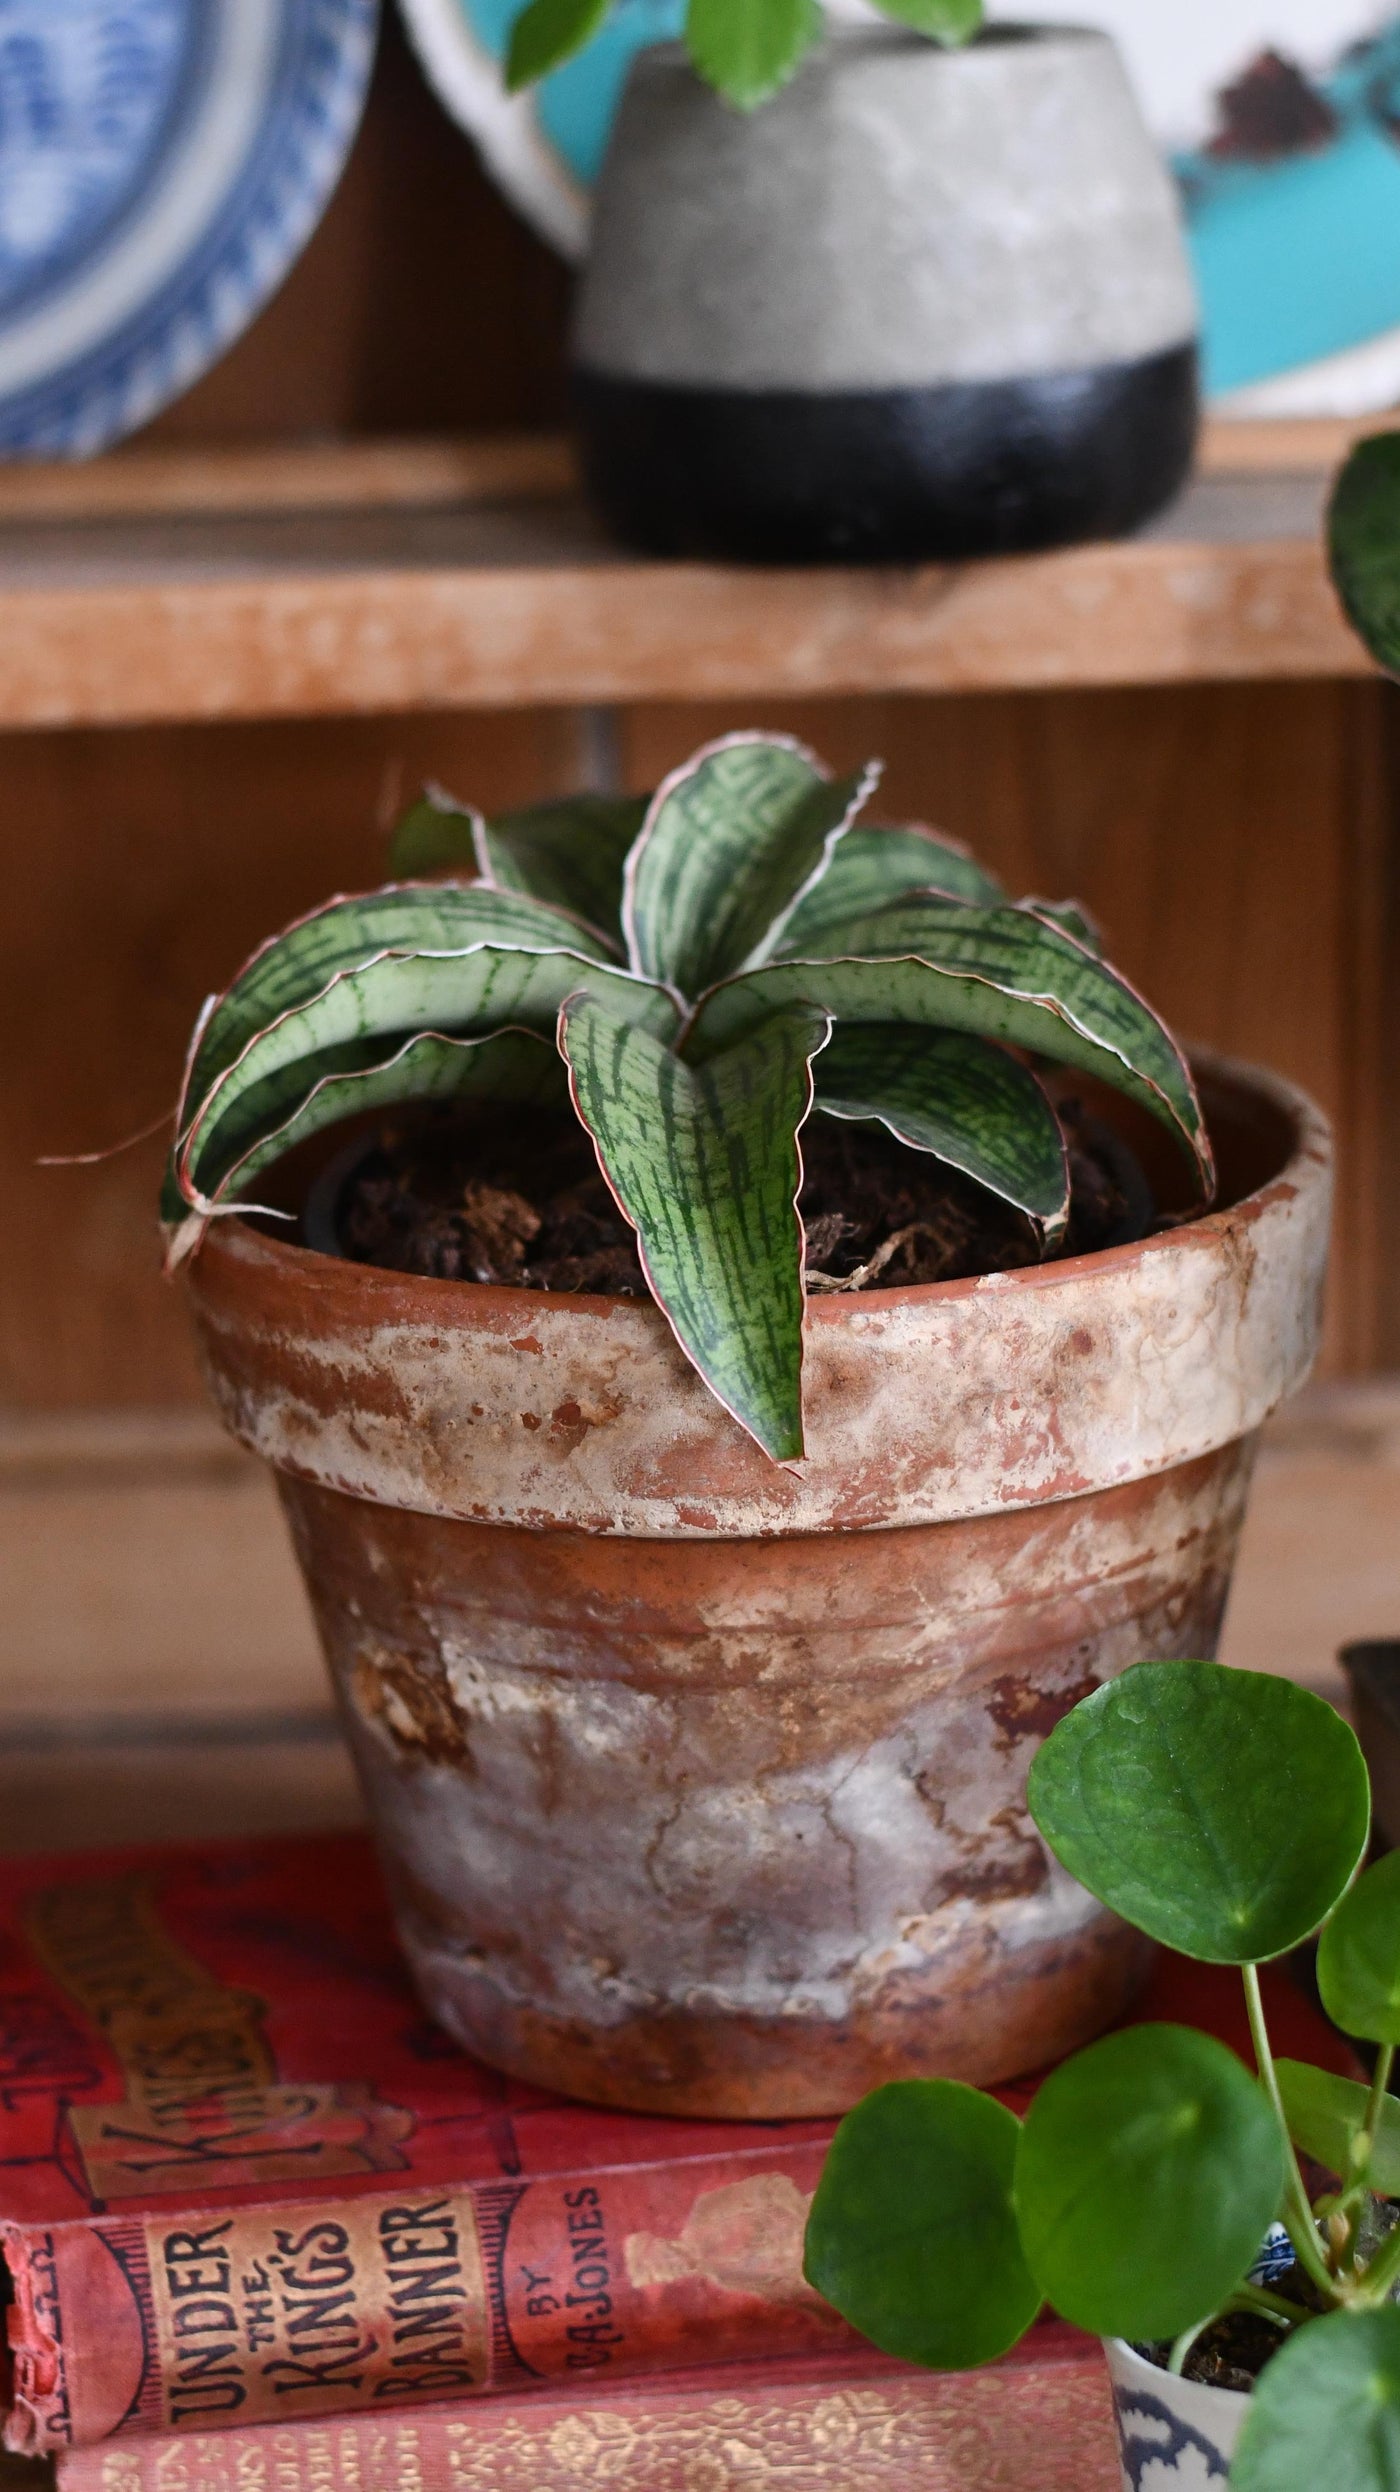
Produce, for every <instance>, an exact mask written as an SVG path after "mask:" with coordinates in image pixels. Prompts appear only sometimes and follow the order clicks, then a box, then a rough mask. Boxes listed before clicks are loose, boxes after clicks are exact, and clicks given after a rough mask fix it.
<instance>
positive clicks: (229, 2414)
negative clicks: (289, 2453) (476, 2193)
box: [145, 2189, 490, 2431]
mask: <svg viewBox="0 0 1400 2492" xmlns="http://www.w3.org/2000/svg"><path fill="white" fill-rule="evenodd" d="M145 2235H146V2255H147V2259H148V2262H149V2267H150V2275H151V2284H152V2291H153V2298H154V2303H155V2314H156V2335H157V2343H158V2351H159V2361H160V2371H161V2377H162V2381H163V2383H164V2395H165V2417H164V2420H165V2422H166V2424H167V2426H168V2427H169V2428H170V2429H172V2430H178V2431H191V2430H195V2431H197V2430H199V2429H200V2428H201V2427H208V2426H211V2425H213V2426H222V2425H227V2424H229V2423H235V2422H236V2423H265V2422H288V2421H299V2420H300V2419H301V2418H302V2417H303V2416H306V2415H316V2414H324V2413H326V2412H328V2411H330V2410H331V2409H348V2410H352V2411H354V2410H358V2411H362V2412H363V2411H369V2412H375V2413H379V2414H382V2415H384V2416H385V2417H386V2419H387V2418H391V2417H392V2416H394V2415H395V2414H396V2413H398V2412H400V2411H401V2410H402V2409H403V2408H405V2407H408V2406H413V2405H418V2404H421V2403H422V2402H423V2401H424V2400H425V2399H429V2398H434V2397H468V2396H472V2395H474V2394H476V2393H477V2392H478V2391H479V2390H481V2389H483V2388H485V2387H487V2386H488V2385H489V2364H490V2314H489V2310H488V2306H487V2291H486V2276H485V2270H484V2268H483V2265H482V2257H481V2246H480V2242H479V2239H478V2236H477V2227H476V2214H475V2210H474V2208H473V2205H472V2201H471V2198H470V2196H469V2195H468V2194H467V2193H466V2192H465V2191H460V2192H459V2191H452V2190H421V2189H420V2190H415V2191H413V2192H411V2193H407V2192H406V2193H405V2195H404V2198H403V2200H402V2201H401V2202H400V2203H398V2204H394V2203H391V2202H388V2201H386V2200H385V2199H383V2198H364V2199H352V2200H349V2201H340V2202H334V2201H327V2200H322V2201H319V2202H312V2203H311V2204H308V2205H304V2206H282V2207H253V2208H243V2207H240V2208H236V2209H230V2210H226V2211H224V2212H213V2213H207V2214H202V2215H195V2216H182V2217H181V2218H179V2220H178V2221H177V2220H173V2219H172V2220H171V2221H169V2222H162V2221H160V2220H159V2219H157V2218H151V2219H149V2220H148V2221H147V2223H146V2226H145Z"/></svg>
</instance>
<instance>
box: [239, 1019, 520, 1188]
mask: <svg viewBox="0 0 1400 2492" xmlns="http://www.w3.org/2000/svg"><path fill="white" fill-rule="evenodd" d="M406 1099H452V1100H456V1101H458V1102H460V1101H463V1100H467V1099H497V1100H505V1101H508V1102H509V1103H510V1104H511V1105H513V1106H518V1107H532V1108H559V1107H567V1105H568V1084H567V1080H566V1078H565V1074H564V1068H563V1066H562V1065H561V1063H560V1061H559V1056H558V1051H557V1050H556V1049H555V1048H554V1047H552V1046H551V1045H550V1044H549V1041H548V1039H547V1038H545V1037H543V1036H542V1035H540V1034H538V1033H536V1032H534V1031H530V1030H509V1029H507V1030H498V1031H496V1032H495V1033H494V1034H493V1035H492V1036H491V1037H490V1038H443V1037H442V1036H440V1035H439V1034H438V1033H437V1032H436V1031H424V1032H422V1033H421V1034H420V1035H419V1036H418V1037H417V1038H408V1039H405V1040H404V1041H403V1043H402V1045H401V1046H399V1047H396V1048H395V1049H394V1050H393V1052H392V1053H391V1054H389V1055H384V1054H383V1052H382V1050H380V1051H379V1052H378V1053H377V1056H376V1059H375V1060H374V1061H373V1062H371V1063H368V1064H365V1065H363V1066H359V1067H356V1068H353V1069H348V1070H346V1071H344V1072H327V1073H323V1074H322V1075H320V1076H319V1077H318V1079H317V1080H315V1081H314V1082H313V1083H312V1086H311V1088H310V1089H309V1090H308V1091H307V1093H306V1095H305V1097H304V1098H303V1099H302V1100H301V1101H300V1103H299V1104H298V1106H297V1107H296V1108H295V1109H294V1110H293V1112H292V1114H291V1115H290V1116H289V1117H288V1118H287V1119H286V1120H285V1122H284V1123H283V1124H281V1125H279V1126H278V1127H277V1128H276V1130H275V1131H274V1132H272V1133H270V1134H268V1135H266V1136H265V1137H264V1139H263V1140H262V1141H261V1142H258V1143H256V1144H255V1145H254V1146H253V1148H252V1150H251V1151H250V1152H248V1154H247V1155H246V1157H245V1158H243V1159H241V1160H239V1161H237V1162H236V1163H235V1165H234V1166H233V1167H232V1168H231V1169H230V1170H229V1172H228V1174H227V1176H226V1177H225V1178H224V1179H223V1181H222V1183H221V1184H220V1186H219V1189H218V1195H219V1200H220V1201H228V1200H230V1199H233V1198H236V1197H238V1196H243V1195H246V1194H247V1192H248V1190H249V1188H250V1186H252V1185H253V1184H254V1183H255V1181H256V1179H257V1178H258V1177H260V1176H261V1174H262V1172H263V1170H264V1169H265V1168H267V1167H270V1166H271V1164H272V1162H273V1161H274V1160H278V1159H280V1158H281V1156H282V1154H283V1152H284V1151H290V1150H291V1149H292V1147H293V1145H294V1144H296V1143H298V1142H305V1141H307V1140H308V1139H309V1137H310V1136H311V1135H312V1134H315V1133H320V1132H322V1131H323V1130H324V1129H325V1127H326V1126H328V1125H336V1124H339V1122H340V1120H341V1118H342V1117H346V1116H356V1115H360V1114H362V1113H363V1111H364V1110H365V1109H366V1108H377V1107H397V1106H398V1105H399V1104H400V1103H401V1102H402V1101H404V1100H406Z"/></svg>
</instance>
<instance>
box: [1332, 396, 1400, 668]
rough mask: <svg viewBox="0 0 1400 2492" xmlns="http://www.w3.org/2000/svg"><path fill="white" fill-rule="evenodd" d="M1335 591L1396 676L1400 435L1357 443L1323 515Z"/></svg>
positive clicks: (1399, 656) (1399, 650)
mask: <svg viewBox="0 0 1400 2492" xmlns="http://www.w3.org/2000/svg"><path fill="white" fill-rule="evenodd" d="M1327 534H1328V544H1329V551H1330V553H1331V558H1332V577H1333V579H1334V581H1335V582H1336V586H1337V593H1338V595H1339V596H1340V598H1341V601H1342V604H1343V605H1344V607H1345V608H1346V611H1347V615H1348V618H1349V619H1350V621H1351V622H1352V623H1353V624H1354V625H1355V627H1356V629H1357V631H1358V632H1359V633H1360V635H1361V637H1362V639H1363V640H1364V641H1365V643H1366V646H1367V648H1368V649H1369V650H1370V652H1371V655H1372V657H1373V658H1374V659H1375V660H1376V662H1377V664H1378V665H1380V666H1384V667H1385V668H1387V669H1388V671H1389V672H1390V673H1391V674H1392V675H1394V674H1400V433H1374V434H1373V435H1372V436H1371V438H1370V440H1369V441H1360V442H1358V443H1357V445H1356V448H1355V449H1354V450H1353V451H1352V453H1351V456H1350V458H1349V459H1348V460H1347V462H1346V465H1345V466H1344V467H1343V469H1342V472H1341V474H1340V476H1339V477H1338V479H1337V482H1336V485H1335V487H1334V489H1333V494H1332V503H1331V508H1330V510H1329V512H1328V515H1327Z"/></svg>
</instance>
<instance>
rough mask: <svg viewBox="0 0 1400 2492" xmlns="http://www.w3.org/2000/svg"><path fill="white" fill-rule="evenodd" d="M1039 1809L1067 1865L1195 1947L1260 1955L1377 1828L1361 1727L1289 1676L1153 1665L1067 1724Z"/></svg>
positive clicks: (1311, 1905)
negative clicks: (1372, 1817)
mask: <svg viewBox="0 0 1400 2492" xmlns="http://www.w3.org/2000/svg"><path fill="white" fill-rule="evenodd" d="M1029 1797H1030V1807H1031V1814H1032V1816H1033V1817H1034V1819H1035V1821H1036V1824H1037V1825H1038V1826H1039V1828H1040V1831H1041V1833H1042V1834H1043V1835H1044V1837H1045V1840H1046V1842H1047V1843H1048V1844H1049V1845H1050V1848H1051V1850H1052V1851H1053V1852H1054V1853H1055V1854H1056V1856H1057V1857H1058V1858H1059V1859H1060V1860H1061V1861H1062V1862H1063V1864H1064V1866H1065V1868H1066V1869H1068V1870H1069V1872H1070V1874H1071V1876H1073V1877H1076V1878H1078V1879H1079V1881H1080V1883H1081V1885H1083V1886H1087V1887H1088V1889H1089V1891H1090V1893H1091V1894H1094V1895H1097V1896H1098V1898H1099V1900H1100V1902H1102V1903H1105V1904H1107V1905H1108V1907H1109V1909H1110V1910H1111V1911H1113V1912H1117V1913H1120V1914H1121V1915H1122V1917H1123V1919H1124V1920H1125V1921H1132V1922H1134V1923H1135V1924H1136V1925H1137V1927H1138V1928H1139V1929H1141V1930H1145V1931H1146V1932H1147V1933H1148V1935H1149V1936H1150V1937H1152V1938H1157V1939H1160V1940H1161V1941H1162V1942H1163V1944H1164V1945H1166V1946H1168V1947H1176V1948H1178V1949H1179V1950H1180V1952H1181V1953H1182V1954H1183V1955H1189V1956H1196V1957H1198V1958H1200V1959H1202V1960H1203V1961H1204V1962H1206V1963H1211V1964H1250V1963H1257V1962H1261V1961H1263V1960H1264V1959H1265V1958H1267V1957H1269V1956H1276V1955H1282V1954H1284V1953H1285V1952H1286V1950H1287V1949H1288V1948H1290V1947H1296V1946H1297V1945H1299V1944H1300V1942H1301V1941H1302V1940H1303V1939H1305V1938H1306V1937H1308V1936H1309V1934H1310V1933H1311V1932H1312V1931H1313V1930H1315V1929H1316V1928H1317V1926H1318V1924H1319V1923H1320V1922H1321V1921H1324V1920H1325V1919H1326V1918H1327V1915H1328V1913H1329V1912H1330V1911H1331V1910H1332V1908H1333V1906H1334V1905H1335V1904H1336V1903H1337V1901H1338V1899H1339V1897H1340V1896H1341V1895H1343V1894H1344V1893H1345V1891H1346V1888H1347V1885H1348V1884H1349V1882H1350V1880H1351V1878H1352V1877H1353V1875H1354V1874H1355V1871H1356V1868H1357V1865H1358V1863H1359V1862H1360V1861H1361V1859H1362V1858H1363V1857H1364V1854H1365V1851H1366V1844H1367V1839H1368V1836H1369V1833H1370V1811H1371V1798H1370V1785H1369V1783H1368V1781H1367V1776H1366V1767H1365V1764H1364V1762H1363V1760H1362V1755H1361V1750H1360V1748H1359V1747H1358V1746H1357V1742H1356V1736H1355V1733H1354V1732H1353V1731H1352V1730H1351V1729H1350V1728H1349V1727H1348V1725H1347V1724H1346V1723H1345V1722H1344V1721H1343V1720H1342V1719H1341V1716H1340V1715H1339V1714H1337V1713H1334V1712H1333V1710H1332V1707H1331V1706H1330V1705H1329V1704H1326V1703H1324V1701H1323V1699H1322V1698H1321V1697H1320V1696H1314V1695H1311V1694H1310V1693H1309V1692H1308V1690H1307V1689H1306V1688H1302V1687H1295V1686H1294V1685H1293V1684H1292V1682H1291V1681H1290V1680H1287V1679H1278V1678H1272V1677H1267V1676H1265V1675H1264V1674H1263V1673H1262V1672H1260V1671H1254V1670H1228V1669H1226V1668H1224V1667H1223V1666H1222V1665H1221V1664H1220V1663H1217V1662H1213V1661H1144V1662H1138V1663H1137V1664H1135V1666H1134V1667H1133V1668H1132V1669H1131V1670H1125V1671H1124V1673H1123V1675H1122V1677H1121V1678H1117V1679H1110V1680H1109V1682H1108V1683H1107V1685H1106V1686H1104V1687H1101V1688H1099V1689H1097V1690H1096V1692H1095V1693H1094V1694H1093V1695H1092V1696H1087V1697H1085V1699H1084V1701H1083V1702H1082V1703H1081V1704H1078V1705H1076V1706H1075V1708H1074V1711H1073V1712H1072V1713H1069V1714H1066V1716H1065V1718H1064V1720H1063V1721H1062V1722H1059V1723H1057V1724H1056V1726H1055V1728H1054V1730H1053V1731H1052V1732H1051V1733H1050V1736H1049V1738H1048V1739H1047V1740H1046V1742H1045V1744H1044V1746H1043V1747H1042V1748H1041V1749H1040V1750H1039V1751H1038V1752H1037V1755H1036V1757H1035V1760H1034V1763H1033V1764H1032V1766H1031V1771H1030V1783H1029Z"/></svg>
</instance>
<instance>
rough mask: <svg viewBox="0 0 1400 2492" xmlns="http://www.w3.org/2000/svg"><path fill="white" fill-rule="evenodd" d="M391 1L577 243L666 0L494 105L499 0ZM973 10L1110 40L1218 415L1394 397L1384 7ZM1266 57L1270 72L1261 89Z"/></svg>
mask: <svg viewBox="0 0 1400 2492" xmlns="http://www.w3.org/2000/svg"><path fill="white" fill-rule="evenodd" d="M401 5H402V8H403V13H404V16H405V18H406V19H407V22H408V26H409V31H410V33H411V35H412V37H413V40H414V42H415V44H416V45H417V48H418V51H419V54H420V57H421V59H422V61H423V64H424V67H425V68H426V70H427V72H428V75H429V77H430V78H431V79H432V81H433V83H434V85H435V86H436V87H437V90H438V92H439V94H440V95H441V97H442V100H443V102H444V103H445V104H446V105H447V107H448V109H449V110H450V111H451V112H452V113H453V114H454V115H455V116H456V118H457V120H458V121H460V122H461V123H462V125H463V127H464V128H466V129H467V130H469V131H470V132H471V134H472V136H473V137H474V138H475V139H476V141H477V144H478V145H479V147H480V149H481V152H482V154H483V156H484V157H485V159H486V162H487V164H488V165H489V167H490V169H491V171H492V172H493V174H494V175H495V177H496V179H497V181H498V182H499V183H500V185H501V188H502V189H503V190H504V191H505V192H506V194H507V195H508V197H509V198H511V199H512V200H513V201H514V203H515V205H516V206H517V207H518V208H519V209H520V210H521V212H522V213H523V214H524V215H525V216H527V217H529V218H530V220H531V222H532V223H533V224H534V225H535V226H536V227H537V228H538V230H539V231H540V232H541V233H543V234H545V235H546V236H547V237H548V239H549V240H550V241H551V242H553V243H554V244H555V245H556V247H557V248H558V249H560V250H561V251H563V252H565V253H566V254H567V255H568V256H569V257H571V258H574V257H578V256H579V255H581V253H582V251H583V249H584V247H585V243H586V240H587V231H588V198H589V191H590V187H591V184H592V182H593V180H594V178H595V176H596V173H597V169H598V166H599V164H600V163H601V161H602V155H603V148H604V146H605V144H606V140H607V133H608V129H609V126H610V124H611V121H612V116H613V112H614V110H615V108H616V103H617V97H618V94H619V92H620V89H621V86H622V81H623V78H624V76H625V75H626V71H627V66H628V63H629V62H630V60H631V58H632V54H633V53H634V52H635V51H636V50H637V49H638V48H639V47H640V46H641V45H642V44H645V43H655V42H658V41H660V40H662V39H663V38H664V37H666V36H668V35H673V34H675V33H677V32H678V31H679V28H680V23H681V19H682V17H683V15H684V0H617V5H616V6H615V7H614V10H613V13H612V15H611V17H610V18H609V20H608V22H607V24H606V25H605V26H604V28H603V30H602V32H601V33H600V34H599V35H597V36H596V37H595V38H594V40H593V42H592V43H591V44H589V45H588V47H587V48H586V50H584V51H583V52H581V53H580V54H579V55H578V56H577V58H576V59H574V60H572V61H570V62H568V63H567V64H566V65H565V67H564V68H562V69H559V70H556V71H555V72H554V74H553V75H552V76H551V77H549V78H546V79H545V80H544V81H543V83H542V84H541V86H540V87H539V88H538V90H537V91H536V92H535V93H533V94H530V95H524V96H516V97H508V96H507V95H506V94H505V91H504V88H503V86H502V82H501V76H500V68H499V63H500V60H501V57H502V55H503V53H504V50H505V44H506V37H507V33H508V30H509V27H510V23H511V20H512V18H513V17H514V16H515V15H516V13H517V10H518V8H519V6H520V5H521V0H401ZM831 5H832V0H828V7H829V8H830V7H831ZM835 5H836V8H837V10H838V11H839V13H840V14H842V15H847V16H852V15H859V14H864V13H865V12H864V11H863V10H862V9H861V6H860V0H835ZM995 13H996V14H1000V15H1006V16H1011V17H1018V18H1042V19H1052V20H1053V19H1056V18H1059V19H1063V18H1065V17H1067V16H1068V17H1082V18H1083V19H1086V20H1089V21H1091V22H1093V23H1096V24H1099V25H1103V26H1105V27H1107V29H1108V31H1109V32H1110V33H1111V34H1113V35H1115V36H1116V37H1117V39H1118V41H1119V43H1120V44H1121V45H1122V47H1123V50H1124V53H1125V55H1126V57H1127V60H1128V64H1129V67H1130V68H1131V70H1132V72H1133V74H1134V77H1135V79H1136V81H1137V85H1138V89H1139V92H1140V94H1141V95H1142V98H1143V101H1144V104H1145V106H1146V110H1147V113H1148V117H1149V119H1150V121H1151V122H1152V124H1153V126H1154V128H1155V129H1156V130H1157V131H1158V133H1159V135H1160V136H1161V138H1162V141H1163V143H1164V145H1165V146H1166V147H1167V148H1168V150H1169V151H1170V153H1171V154H1172V156H1173V158H1174V161H1175V163H1176V166H1177V169H1178V172H1179V174H1180V177H1181V181H1182V186H1183V191H1184V194H1185V198H1186V205H1187V215H1188V223H1189V228H1190V234H1191V242H1192V249H1193V254H1194V258H1195V264H1196V274H1197V280H1198V284H1199V287H1200V293H1201V301H1202V309H1203V316H1204V333H1205V355H1206V384H1207V388H1208V390H1209V392H1210V394H1211V396H1212V397H1213V398H1214V399H1215V401H1216V403H1217V404H1218V405H1221V406H1223V407H1226V408H1228V409H1230V411H1232V412H1237V413H1241V414H1244V413H1251V414H1255V413H1257V414H1298V415H1304V414H1318V415H1326V414H1337V415H1350V414H1363V413H1365V412H1366V411H1367V410H1368V409H1370V408H1373V407H1380V406H1387V405H1390V404H1392V403H1394V401H1395V400H1396V399H1397V398H1400V6H1397V0H1170V5H1168V0H1081V4H1080V5H1077V6H1076V5H1071V0H1005V6H1004V7H1003V8H1002V9H1000V10H996V11H995ZM1269 52H1273V53H1275V54H1277V55H1278V56H1279V58H1280V63H1281V68H1282V73H1283V74H1282V75H1280V74H1279V71H1278V70H1268V69H1266V70H1265V73H1264V77H1263V79H1262V81H1261V78H1260V71H1259V64H1260V57H1261V55H1263V54H1266V53H1269ZM1251 73H1252V74H1251ZM1227 91H1228V92H1227Z"/></svg>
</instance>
